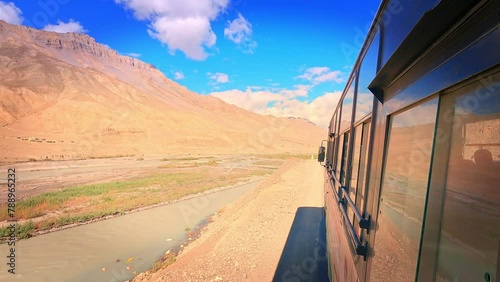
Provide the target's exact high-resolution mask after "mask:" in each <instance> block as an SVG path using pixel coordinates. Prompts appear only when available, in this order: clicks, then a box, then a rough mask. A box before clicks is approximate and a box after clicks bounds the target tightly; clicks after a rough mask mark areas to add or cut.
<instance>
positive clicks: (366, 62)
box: [355, 33, 380, 122]
mask: <svg viewBox="0 0 500 282" xmlns="http://www.w3.org/2000/svg"><path fill="white" fill-rule="evenodd" d="M379 37H380V36H379V33H377V35H376V36H375V38H374V39H373V41H372V43H371V45H370V49H368V52H367V53H366V55H365V57H364V59H363V63H362V65H361V70H360V73H359V81H358V93H357V95H358V97H357V99H356V117H355V122H356V121H358V120H360V119H362V118H363V117H365V116H366V115H367V114H369V113H371V112H372V107H373V94H372V93H371V92H370V90H368V85H370V83H371V82H372V80H373V79H374V78H375V75H376V74H377V60H378V45H379Z"/></svg>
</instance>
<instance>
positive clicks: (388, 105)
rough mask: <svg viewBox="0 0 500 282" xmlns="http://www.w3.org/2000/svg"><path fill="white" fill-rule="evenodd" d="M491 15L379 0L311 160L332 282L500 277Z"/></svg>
mask: <svg viewBox="0 0 500 282" xmlns="http://www.w3.org/2000/svg"><path fill="white" fill-rule="evenodd" d="M499 15H500V1H456V0H441V1H436V0H432V1H431V0H422V1H415V0H413V1H411V0H393V1H382V3H381V5H380V8H379V10H378V12H377V14H376V15H375V19H374V21H373V23H372V25H371V28H370V29H369V31H368V35H367V38H366V40H365V41H364V44H363V45H362V48H361V51H360V54H359V56H358V58H357V60H356V63H355V65H354V67H353V71H352V73H351V75H350V77H349V80H348V82H347V85H346V87H345V90H344V92H343V95H342V98H341V100H340V102H339V104H338V105H337V106H336V108H332V113H333V115H332V119H331V122H330V126H329V134H328V138H327V140H325V141H326V144H325V146H321V147H320V150H319V154H318V160H319V161H320V162H321V164H322V165H323V166H324V167H325V180H326V181H325V186H324V193H325V194H324V195H325V214H326V225H327V245H328V255H329V268H330V269H329V275H330V279H331V280H332V281H342V282H344V281H425V282H427V281H453V282H455V281H485V282H490V281H500V64H499V62H500V52H499V50H500V47H499V42H500V28H499V27H500V16H499ZM332 106H333V105H332ZM325 149H326V153H324V151H325Z"/></svg>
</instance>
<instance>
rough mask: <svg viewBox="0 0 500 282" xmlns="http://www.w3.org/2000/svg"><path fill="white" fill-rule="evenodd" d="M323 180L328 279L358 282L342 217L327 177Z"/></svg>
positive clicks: (337, 281)
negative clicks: (324, 181)
mask: <svg viewBox="0 0 500 282" xmlns="http://www.w3.org/2000/svg"><path fill="white" fill-rule="evenodd" d="M325 178H326V183H325V213H326V230H327V234H326V236H327V244H328V248H327V250H328V257H329V259H330V261H329V264H330V265H329V268H330V271H331V273H330V275H331V276H330V278H331V279H332V281H336V282H350V281H359V280H358V275H357V272H356V266H355V264H354V262H353V257H352V253H351V248H350V245H349V244H350V243H349V241H348V238H347V235H346V232H345V231H344V224H343V219H342V215H341V213H340V211H339V208H338V203H337V200H336V198H335V196H334V194H333V193H335V192H334V189H333V187H332V186H331V184H330V181H329V180H328V176H325Z"/></svg>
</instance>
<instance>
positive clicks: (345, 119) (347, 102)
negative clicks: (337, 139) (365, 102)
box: [339, 78, 356, 132]
mask: <svg viewBox="0 0 500 282" xmlns="http://www.w3.org/2000/svg"><path fill="white" fill-rule="evenodd" d="M355 80H356V79H355V78H354V79H353V81H355ZM353 100H354V86H353V83H351V85H350V86H349V89H348V90H347V93H346V95H345V97H344V99H343V101H342V114H341V115H340V131H339V132H343V131H344V130H346V129H348V128H349V127H351V121H352V109H353V106H352V105H353V104H352V103H353Z"/></svg>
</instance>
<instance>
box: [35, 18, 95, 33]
mask: <svg viewBox="0 0 500 282" xmlns="http://www.w3.org/2000/svg"><path fill="white" fill-rule="evenodd" d="M43 30H45V31H54V32H58V33H67V32H77V33H85V32H87V31H86V30H85V28H84V27H83V26H82V25H81V24H80V23H79V22H77V21H74V20H72V19H70V20H69V21H68V22H67V23H65V22H63V21H59V20H58V21H57V24H48V25H46V26H45V27H44V28H43Z"/></svg>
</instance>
